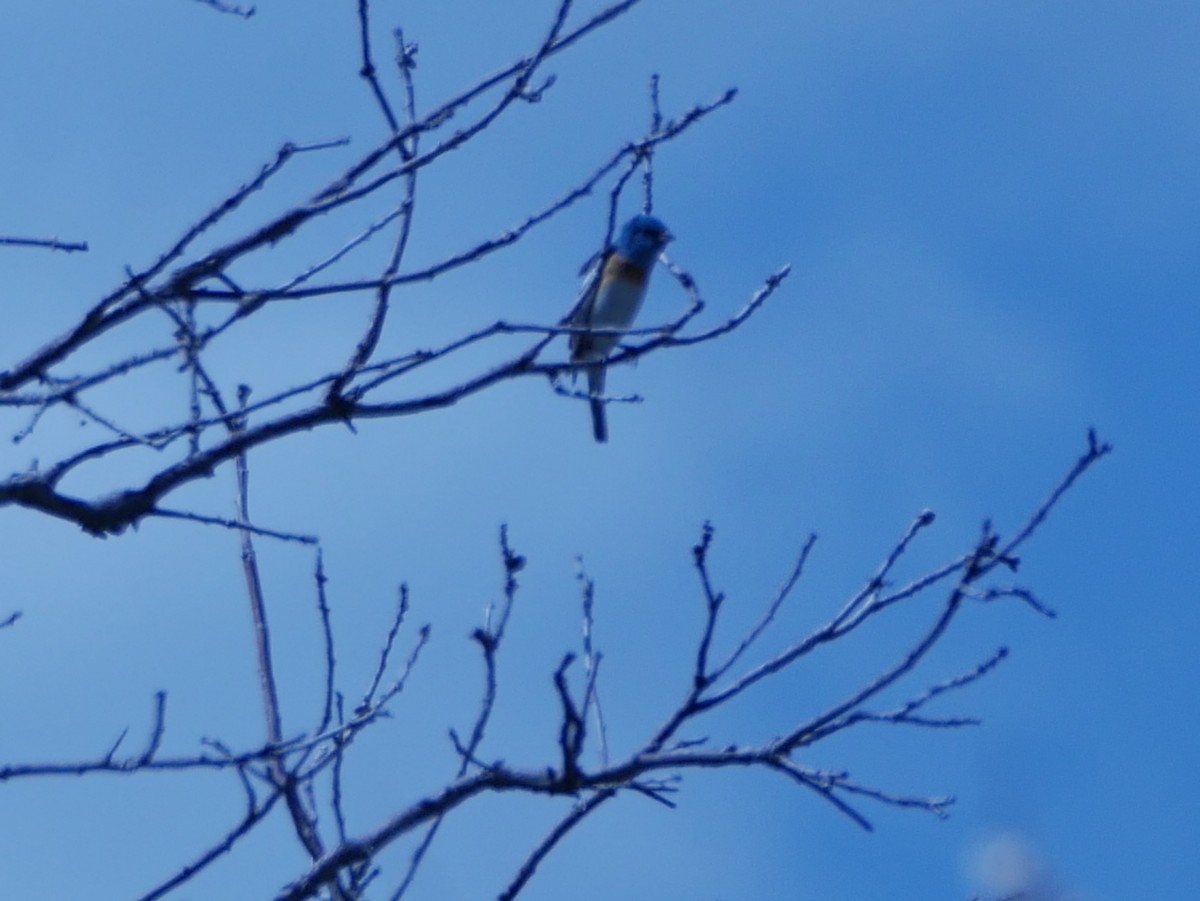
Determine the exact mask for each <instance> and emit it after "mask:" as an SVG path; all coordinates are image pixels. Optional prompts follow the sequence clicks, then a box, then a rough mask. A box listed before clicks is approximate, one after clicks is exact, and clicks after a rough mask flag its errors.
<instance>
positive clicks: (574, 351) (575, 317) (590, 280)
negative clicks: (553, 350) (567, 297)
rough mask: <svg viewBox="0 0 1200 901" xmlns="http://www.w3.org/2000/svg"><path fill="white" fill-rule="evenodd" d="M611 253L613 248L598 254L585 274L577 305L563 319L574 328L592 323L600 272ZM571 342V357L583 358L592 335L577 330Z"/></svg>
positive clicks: (576, 301) (589, 347)
mask: <svg viewBox="0 0 1200 901" xmlns="http://www.w3.org/2000/svg"><path fill="white" fill-rule="evenodd" d="M611 255H612V249H611V248H609V249H607V250H605V251H603V252H602V253H599V254H597V255H596V258H595V265H593V266H592V268H591V269H589V270H588V272H587V274H586V275H585V276H584V279H583V290H582V291H580V292H579V297H578V298H576V300H575V305H574V306H573V307H571V312H570V313H569V314H567V317H566V319H565V320H563V321H564V323H565V324H567V325H569V326H572V327H573V328H586V327H587V326H589V325H591V322H592V312H593V309H594V308H595V306H596V293H597V291H598V290H599V288H600V273H601V272H603V271H604V264H605V263H607V262H608V258H609V257H610V256H611ZM570 344H571V359H572V360H579V359H583V358H585V357H587V355H588V354H589V353H590V351H591V344H592V337H591V335H589V334H587V333H586V332H575V333H574V334H572V335H571V342H570Z"/></svg>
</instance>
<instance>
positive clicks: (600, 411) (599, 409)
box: [591, 397, 608, 444]
mask: <svg viewBox="0 0 1200 901" xmlns="http://www.w3.org/2000/svg"><path fill="white" fill-rule="evenodd" d="M591 406H592V434H593V435H595V436H596V440H597V441H598V442H599V443H600V444H603V443H604V442H606V441H607V440H608V423H607V422H606V421H605V418H604V401H602V400H597V399H596V398H594V397H593V398H592V400H591Z"/></svg>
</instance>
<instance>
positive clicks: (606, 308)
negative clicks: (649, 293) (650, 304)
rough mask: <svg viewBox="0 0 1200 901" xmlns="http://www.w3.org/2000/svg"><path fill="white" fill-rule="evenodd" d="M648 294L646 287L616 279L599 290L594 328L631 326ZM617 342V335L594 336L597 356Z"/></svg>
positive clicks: (592, 322)
mask: <svg viewBox="0 0 1200 901" xmlns="http://www.w3.org/2000/svg"><path fill="white" fill-rule="evenodd" d="M645 296H646V291H645V287H644V286H642V285H638V284H634V283H632V282H628V281H625V280H623V279H614V280H613V281H611V282H609V283H608V284H606V285H604V286H603V290H601V291H599V292H597V294H596V303H595V306H593V307H592V321H591V323H590V324H591V326H592V327H593V328H629V327H630V326H631V325H633V320H634V319H636V318H637V314H638V310H640V309H641V306H642V298H644V297H645ZM616 343H617V337H616V336H615V335H596V336H595V337H593V338H592V352H593V355H594V356H595V357H605V356H607V355H608V352H609V351H610V350H612V348H613V345H615V344H616Z"/></svg>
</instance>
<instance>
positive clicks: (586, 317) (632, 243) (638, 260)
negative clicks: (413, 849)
mask: <svg viewBox="0 0 1200 901" xmlns="http://www.w3.org/2000/svg"><path fill="white" fill-rule="evenodd" d="M673 239H674V235H672V234H671V233H670V232H669V231H667V227H666V226H665V225H663V223H662V222H661V221H660V220H658V219H656V218H654V217H653V216H648V215H645V214H643V215H639V216H634V217H633V218H632V219H630V220H629V221H628V222H626V223H625V225H624V226H623V227H622V228H621V233H620V235H619V236H618V238H617V242H616V244H615V245H613V246H611V247H608V248H606V249H605V250H604V251H603V252H602V253H601V254H600V257H599V260H598V261H597V263H596V265H595V267H594V268H593V269H592V272H591V275H590V277H589V278H588V280H587V282H586V283H585V287H584V289H583V293H582V294H581V295H580V298H579V300H578V302H577V303H576V305H575V311H574V313H573V314H572V315H571V317H570V319H569V320H568V322H569V324H570V325H571V326H573V327H576V328H581V329H587V328H598V329H627V328H629V327H630V326H632V325H633V320H634V319H635V318H636V317H637V314H638V310H640V309H641V306H642V301H643V300H645V298H646V286H647V285H648V284H649V282H650V271H651V270H652V269H653V268H654V263H655V261H656V260H657V259H658V255H659V254H660V253H662V250H663V248H664V247H666V246H667V244H668V243H669V242H670V241H672V240H673ZM617 339H618V336H617V335H597V334H594V333H591V332H587V331H576V332H573V333H572V334H571V362H572V363H592V364H593V365H591V366H588V367H587V380H588V397H589V402H590V405H591V409H592V434H593V436H594V437H595V439H596V441H597V442H599V443H601V444H603V443H604V442H606V441H607V440H608V424H607V422H606V421H605V414H604V400H603V398H602V397H601V395H603V393H604V370H605V365H604V361H605V360H606V359H607V358H608V355H609V353H610V352H611V351H612V349H613V348H614V347H615V346H616V344H617Z"/></svg>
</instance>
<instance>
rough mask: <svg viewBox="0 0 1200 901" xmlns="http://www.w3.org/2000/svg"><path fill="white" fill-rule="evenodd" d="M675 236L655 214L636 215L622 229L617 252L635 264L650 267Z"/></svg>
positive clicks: (644, 267)
mask: <svg viewBox="0 0 1200 901" xmlns="http://www.w3.org/2000/svg"><path fill="white" fill-rule="evenodd" d="M673 237H674V235H672V234H671V233H670V232H669V231H667V227H666V226H665V225H663V224H662V222H660V221H659V220H658V219H655V218H654V217H653V216H634V217H633V218H632V219H630V220H629V221H628V222H626V223H625V227H624V228H622V229H621V236H620V237H619V238H617V253H619V254H620V255H621V256H623V257H625V259H627V260H629V261H630V262H631V263H633V264H634V265H636V266H640V267H642V268H643V269H649V268H650V267H651V266H653V265H654V261H655V260H656V259H658V255H659V254H660V253H662V249H663V248H664V247H666V246H667V242H669V241H670V240H671V239H672V238H673Z"/></svg>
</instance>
